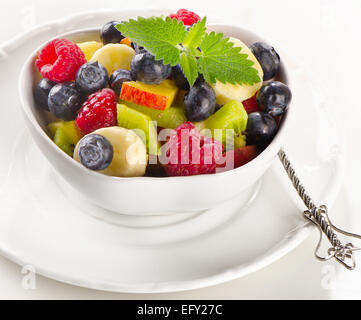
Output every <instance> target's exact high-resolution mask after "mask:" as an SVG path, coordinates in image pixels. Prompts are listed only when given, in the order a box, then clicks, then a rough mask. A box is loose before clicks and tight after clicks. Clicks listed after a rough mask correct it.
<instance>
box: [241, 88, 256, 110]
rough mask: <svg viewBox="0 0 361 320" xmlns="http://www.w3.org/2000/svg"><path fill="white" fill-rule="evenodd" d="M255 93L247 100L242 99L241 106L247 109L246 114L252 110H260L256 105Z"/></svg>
mask: <svg viewBox="0 0 361 320" xmlns="http://www.w3.org/2000/svg"><path fill="white" fill-rule="evenodd" d="M256 97H257V93H256V94H255V95H254V96H253V97H251V98H249V99H247V100H244V101H243V102H242V104H243V107H244V108H245V109H246V111H247V113H248V114H250V113H252V112H259V111H260V109H259V107H258V103H257V98H256Z"/></svg>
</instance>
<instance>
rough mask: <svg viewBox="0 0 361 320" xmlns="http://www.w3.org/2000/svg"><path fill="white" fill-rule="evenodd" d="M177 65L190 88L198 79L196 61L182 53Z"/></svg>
mask: <svg viewBox="0 0 361 320" xmlns="http://www.w3.org/2000/svg"><path fill="white" fill-rule="evenodd" d="M179 65H180V67H181V69H182V72H183V74H184V76H185V77H186V78H187V80H188V82H189V85H190V86H191V87H192V86H193V84H194V82H195V81H196V79H197V77H198V68H197V60H196V59H195V58H194V56H192V55H190V54H187V53H186V52H182V54H181V59H180V63H179Z"/></svg>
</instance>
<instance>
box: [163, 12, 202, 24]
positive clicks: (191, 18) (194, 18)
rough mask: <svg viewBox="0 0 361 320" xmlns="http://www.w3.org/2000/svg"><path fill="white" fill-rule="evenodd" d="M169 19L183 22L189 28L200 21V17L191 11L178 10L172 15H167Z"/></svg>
mask: <svg viewBox="0 0 361 320" xmlns="http://www.w3.org/2000/svg"><path fill="white" fill-rule="evenodd" d="M169 17H170V18H171V19H174V18H175V19H177V20H178V21H183V23H184V25H185V26H191V25H192V24H193V23H197V22H198V21H199V20H201V17H200V16H199V15H197V14H196V13H194V12H192V11H188V10H187V9H179V10H178V11H177V13H172V14H170V15H169Z"/></svg>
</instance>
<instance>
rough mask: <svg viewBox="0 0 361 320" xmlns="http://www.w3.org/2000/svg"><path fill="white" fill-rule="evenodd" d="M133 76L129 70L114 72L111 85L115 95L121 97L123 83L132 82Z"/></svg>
mask: <svg viewBox="0 0 361 320" xmlns="http://www.w3.org/2000/svg"><path fill="white" fill-rule="evenodd" d="M132 80H133V78H132V75H131V73H130V71H129V70H125V69H119V70H117V71H114V72H113V74H112V75H111V76H110V80H109V85H110V88H112V89H113V90H114V91H115V93H116V94H117V95H118V96H119V95H120V91H121V90H122V85H123V82H125V81H132Z"/></svg>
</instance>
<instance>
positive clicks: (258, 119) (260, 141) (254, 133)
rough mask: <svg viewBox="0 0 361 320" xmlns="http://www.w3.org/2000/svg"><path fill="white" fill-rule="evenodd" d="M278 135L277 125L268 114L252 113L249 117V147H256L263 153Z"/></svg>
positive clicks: (247, 135) (247, 136)
mask: <svg viewBox="0 0 361 320" xmlns="http://www.w3.org/2000/svg"><path fill="white" fill-rule="evenodd" d="M276 133H277V123H276V121H275V120H274V119H273V117H272V116H270V115H269V114H267V113H264V112H252V113H250V114H249V115H248V121H247V127H246V131H245V134H246V139H247V144H248V145H256V147H257V149H258V151H259V152H262V151H263V150H264V149H266V147H267V146H268V145H269V144H270V142H271V141H272V139H273V137H274V136H275V135H276Z"/></svg>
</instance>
